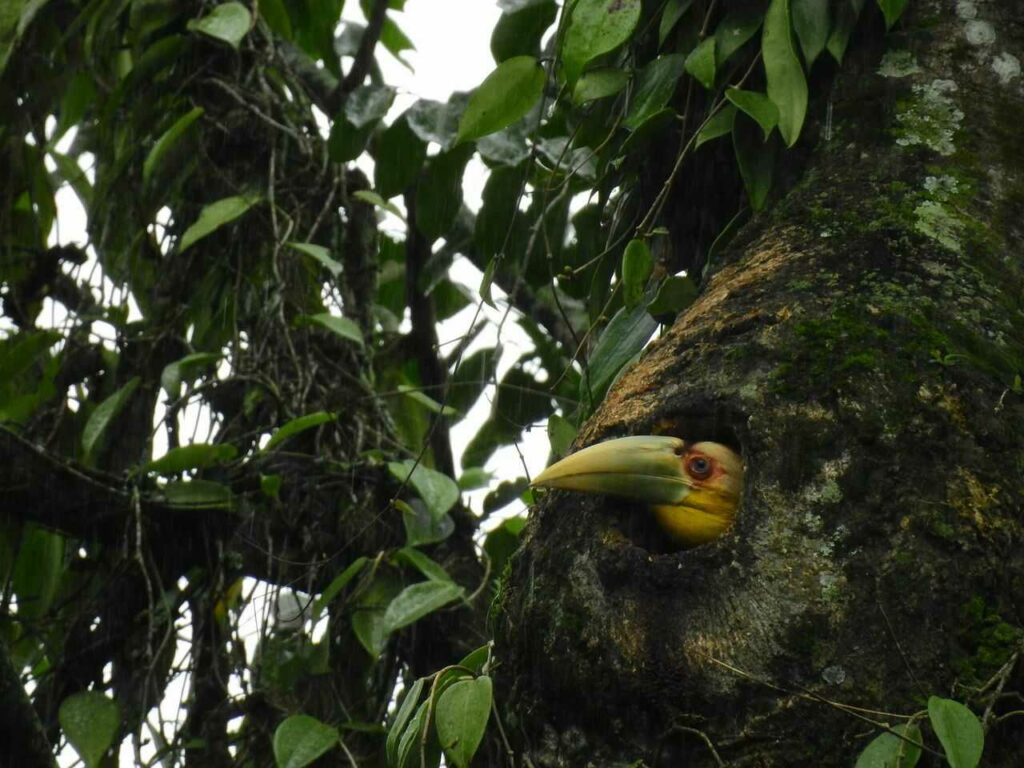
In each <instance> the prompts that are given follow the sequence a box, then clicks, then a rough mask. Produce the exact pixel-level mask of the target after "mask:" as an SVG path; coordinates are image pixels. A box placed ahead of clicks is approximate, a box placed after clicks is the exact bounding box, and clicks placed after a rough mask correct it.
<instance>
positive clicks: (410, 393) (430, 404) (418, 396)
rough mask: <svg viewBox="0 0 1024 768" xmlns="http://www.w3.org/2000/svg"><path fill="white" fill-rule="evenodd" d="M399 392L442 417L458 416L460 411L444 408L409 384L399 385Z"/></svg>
mask: <svg viewBox="0 0 1024 768" xmlns="http://www.w3.org/2000/svg"><path fill="white" fill-rule="evenodd" d="M398 391H399V392H401V393H402V394H403V395H405V396H406V397H408V398H409V399H410V400H415V401H416V402H417V403H419V404H420V405H422V406H423V407H424V408H426V409H427V410H428V411H430V412H431V413H439V414H441V415H442V416H457V415H458V413H459V412H458V411H456V410H455V409H454V408H452V407H451V406H450V405H444V406H442V405H441V404H440V403H439V402H437V400H435V399H434V398H432V397H430V396H429V395H427V394H426V393H425V392H423V391H422V390H419V389H416V388H415V387H410V386H409V385H408V384H399V385H398Z"/></svg>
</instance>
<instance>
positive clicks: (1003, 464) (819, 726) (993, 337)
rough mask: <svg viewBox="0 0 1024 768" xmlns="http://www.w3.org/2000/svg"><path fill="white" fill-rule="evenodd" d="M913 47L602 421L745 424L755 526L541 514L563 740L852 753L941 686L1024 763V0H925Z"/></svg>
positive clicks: (733, 254) (680, 430)
mask: <svg viewBox="0 0 1024 768" xmlns="http://www.w3.org/2000/svg"><path fill="white" fill-rule="evenodd" d="M886 47H887V49H888V52H887V53H886V54H885V55H884V57H883V56H881V51H880V50H876V51H875V52H874V53H872V52H871V51H870V50H868V49H867V48H866V47H863V46H862V48H861V50H860V51H859V52H858V53H857V54H856V56H857V57H858V58H856V59H855V60H854V59H851V60H849V61H848V62H846V63H845V64H844V67H843V70H842V72H841V73H840V74H839V76H838V79H837V81H836V82H835V84H834V88H833V91H832V94H831V96H830V103H829V104H827V105H826V104H824V103H823V104H820V105H818V110H817V112H818V117H819V118H820V123H819V126H818V129H817V135H816V136H815V137H813V142H811V143H813V151H812V154H811V156H810V159H809V161H808V164H807V167H806V170H805V171H804V172H803V173H802V176H801V177H800V178H799V179H798V180H796V181H795V183H793V184H792V185H791V186H790V188H789V189H788V191H787V192H786V193H785V194H784V196H783V197H782V198H781V199H780V200H779V201H778V202H777V203H776V204H775V206H774V208H773V209H772V210H771V212H770V213H768V214H765V215H761V216H759V217H757V218H755V219H754V220H753V222H752V223H751V224H750V225H749V226H748V227H747V228H746V230H745V231H744V232H742V233H741V234H740V236H739V237H738V238H737V240H736V241H735V242H734V243H733V245H732V247H731V249H730V252H729V253H728V254H727V255H726V256H725V257H724V258H723V259H722V260H721V261H720V262H719V264H718V265H716V266H715V267H714V269H715V274H714V276H713V277H712V278H711V279H710V280H709V281H708V283H707V285H706V288H705V290H704V292H703V294H702V296H701V297H700V298H699V299H698V301H697V302H696V303H695V304H694V305H692V307H691V308H690V309H689V310H688V311H687V312H685V313H684V314H683V315H682V316H680V317H679V318H678V320H677V321H676V323H675V325H674V326H673V327H672V328H671V330H670V331H669V332H668V333H667V334H666V335H665V337H664V338H662V339H661V340H660V341H659V342H658V343H657V344H655V345H654V346H652V348H651V349H649V350H648V351H647V352H646V354H645V355H644V356H643V357H642V358H641V360H640V361H639V362H638V363H637V364H636V365H635V366H634V367H633V368H632V369H631V370H630V371H629V372H628V373H627V374H626V375H625V376H623V377H622V379H621V380H620V381H619V383H618V384H617V385H616V386H615V387H614V388H613V390H612V391H611V393H610V395H609V397H608V398H607V401H606V402H605V403H604V405H603V406H602V407H601V409H600V410H599V411H598V413H597V414H596V415H595V416H594V417H593V418H592V419H591V420H590V422H589V423H588V424H587V425H586V427H585V429H583V430H582V431H581V434H580V437H579V439H578V441H577V446H583V445H588V444H591V443H593V442H596V441H599V440H602V439H607V438H611V437H617V436H621V435H626V434H636V433H639V434H642V433H666V434H674V435H679V436H681V437H684V438H687V439H690V440H705V439H711V440H718V441H721V442H726V443H731V444H733V445H734V446H736V447H738V448H739V449H740V450H741V452H742V454H743V457H744V460H745V462H746V467H747V469H746V487H745V489H744V493H743V501H742V506H741V509H740V515H739V518H738V521H737V523H736V525H735V526H734V528H733V530H732V531H731V532H730V533H729V534H727V535H726V536H725V537H724V538H723V539H721V540H719V541H718V542H715V543H713V544H710V545H705V546H701V547H698V548H696V549H692V550H687V551H672V548H671V547H669V546H667V542H665V541H662V540H661V539H660V538H659V534H656V533H651V532H650V531H648V530H647V529H646V527H645V525H644V524H643V522H642V520H643V512H642V511H641V510H640V509H638V508H634V507H633V506H631V505H629V504H626V503H623V502H621V501H616V500H613V499H609V498H605V497H599V496H589V497H584V496H582V495H576V494H572V493H567V492H556V493H554V494H551V495H550V496H548V497H547V498H546V499H545V500H544V501H543V502H542V503H541V504H540V506H539V508H538V509H537V511H536V512H535V514H534V515H533V518H532V520H531V522H530V524H529V526H528V529H527V533H526V537H525V545H524V547H523V548H522V549H521V551H520V553H519V554H518V556H517V557H516V558H515V559H514V561H513V563H512V570H511V574H510V576H509V578H508V580H507V582H506V584H505V587H504V590H503V593H502V596H501V598H500V600H501V613H500V615H501V620H500V622H499V628H498V635H499V641H498V656H499V658H500V660H501V664H502V667H501V674H502V680H503V682H504V684H505V689H504V696H505V700H506V701H507V702H508V706H509V715H508V721H507V725H508V726H509V731H510V734H511V737H512V739H513V740H514V741H517V742H518V744H519V748H520V749H521V750H522V751H523V752H524V753H525V754H526V755H528V756H529V758H530V759H531V760H532V762H533V764H534V765H536V766H538V768H539V767H540V766H582V765H610V764H616V763H619V762H621V763H622V764H633V761H636V760H643V764H644V765H660V766H669V765H694V766H697V765H715V764H722V763H723V762H724V763H727V764H729V765H756V766H794V765H812V764H813V765H852V764H853V762H854V761H855V760H856V756H857V754H859V752H860V751H861V750H862V749H863V747H864V746H865V745H866V744H867V743H868V742H869V741H870V740H871V739H872V738H874V737H875V736H876V735H877V734H878V733H880V732H881V729H880V728H879V727H878V726H877V725H875V724H873V722H874V723H882V722H884V723H888V724H890V725H895V724H897V723H902V722H906V720H905V719H903V718H901V717H899V715H904V716H905V715H911V714H913V713H915V712H920V711H921V710H922V709H923V708H924V703H925V702H926V700H927V698H928V697H929V696H930V695H940V696H949V697H952V698H956V699H958V700H960V701H965V702H967V703H968V704H969V705H970V706H971V707H972V708H973V709H974V711H975V712H977V713H978V714H979V716H980V717H981V719H982V721H983V724H984V726H985V728H986V750H985V756H984V759H983V762H984V764H985V765H989V766H1010V765H1019V760H1020V754H1021V744H1022V743H1024V718H1022V717H1019V716H1016V717H1014V716H1009V717H1005V718H1002V717H1001V715H1004V714H1007V713H1008V712H1011V711H1014V710H1020V709H1021V706H1020V693H1019V692H1020V691H1022V690H1024V674H1022V671H1021V665H1020V664H1019V663H1017V660H1018V658H1019V655H1020V650H1021V638H1022V633H1021V629H1020V627H1021V626H1022V624H1024V602H1022V595H1024V558H1022V557H1021V555H1020V551H1021V543H1022V538H1024V518H1022V504H1024V430H1022V425H1024V396H1022V390H1021V379H1020V376H1021V374H1022V373H1024V269H1022V267H1021V252H1022V247H1024V230H1022V224H1021V221H1022V214H1024V140H1022V138H1021V136H1022V134H1021V130H1020V128H1021V124H1022V121H1024V96H1022V89H1024V77H1022V76H1021V72H1020V61H1021V60H1022V59H1024V23H1022V19H1021V15H1020V10H1019V7H1018V5H1017V3H1016V2H1013V1H1012V0H1002V1H993V2H961V3H958V4H955V3H951V2H945V1H943V2H938V1H937V0H934V1H932V2H926V1H924V0H921V1H919V2H914V3H911V4H910V6H909V7H908V9H907V12H906V14H905V16H904V20H903V22H902V23H901V31H900V32H899V33H898V34H893V35H891V36H890V38H889V39H888V40H886ZM826 116H827V117H826ZM857 708H860V709H857ZM1017 714H1018V715H1019V712H1018V713H1017ZM872 721H873V722H872ZM925 742H926V744H928V745H930V746H931V747H932V748H934V749H935V750H938V751H939V752H940V753H941V750H940V747H939V745H938V742H937V741H936V739H935V738H934V736H933V735H932V734H931V733H930V732H929V731H928V730H927V729H925ZM939 762H940V760H939V758H938V757H937V756H936V755H934V754H930V753H926V754H925V755H924V757H923V760H922V764H939Z"/></svg>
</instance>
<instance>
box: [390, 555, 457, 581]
mask: <svg viewBox="0 0 1024 768" xmlns="http://www.w3.org/2000/svg"><path fill="white" fill-rule="evenodd" d="M395 556H396V557H397V558H398V559H399V560H402V561H404V562H406V563H408V564H409V565H411V566H412V567H413V568H415V569H416V570H417V571H419V572H420V573H422V574H423V575H424V576H426V577H427V578H428V579H429V580H430V581H444V582H451V580H452V577H451V576H449V575H448V571H446V570H445V569H444V568H443V567H442V566H441V565H440V564H439V563H436V562H435V561H434V560H432V559H430V557H428V556H427V555H426V554H424V553H423V552H421V551H420V550H418V549H416V548H415V547H402V548H401V549H400V550H398V552H397V553H396V555H395Z"/></svg>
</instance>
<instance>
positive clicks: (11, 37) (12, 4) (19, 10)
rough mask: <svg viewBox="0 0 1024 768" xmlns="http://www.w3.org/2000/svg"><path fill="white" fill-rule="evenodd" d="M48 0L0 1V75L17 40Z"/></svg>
mask: <svg viewBox="0 0 1024 768" xmlns="http://www.w3.org/2000/svg"><path fill="white" fill-rule="evenodd" d="M47 2H49V0H5V1H4V3H0V75H2V74H3V73H4V69H5V68H6V66H7V60H8V59H9V58H10V56H11V52H12V51H13V50H14V48H15V46H17V44H18V40H20V39H21V36H22V35H23V34H24V33H25V30H26V29H28V25H29V24H31V23H32V19H33V18H34V17H35V15H36V13H38V12H39V9H41V8H42V7H43V6H44V5H46V3H47Z"/></svg>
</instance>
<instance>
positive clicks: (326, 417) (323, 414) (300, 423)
mask: <svg viewBox="0 0 1024 768" xmlns="http://www.w3.org/2000/svg"><path fill="white" fill-rule="evenodd" d="M335 418H337V417H336V416H335V415H334V414H333V413H329V412H328V411H317V412H316V413H309V414H306V415H305V416H299V417H297V418H294V419H292V420H291V421H289V422H287V423H285V424H283V425H282V426H281V427H279V428H278V429H277V431H275V432H274V434H273V435H271V436H270V439H269V440H268V441H267V444H266V445H265V446H264V447H263V450H264V451H269V450H271V449H273V448H274V447H275V446H278V445H280V444H281V443H283V442H284V441H285V440H287V439H288V438H289V437H292V436H294V435H297V434H299V433H300V432H305V431H306V430H307V429H313V428H314V427H319V426H320V425H321V424H326V423H327V422H329V421H334V419H335Z"/></svg>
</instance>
